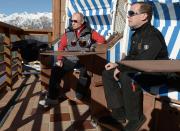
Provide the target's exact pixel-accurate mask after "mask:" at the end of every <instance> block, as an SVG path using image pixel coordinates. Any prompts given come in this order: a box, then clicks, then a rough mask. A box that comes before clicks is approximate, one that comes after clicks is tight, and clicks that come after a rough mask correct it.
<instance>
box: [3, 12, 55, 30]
mask: <svg viewBox="0 0 180 131" xmlns="http://www.w3.org/2000/svg"><path fill="white" fill-rule="evenodd" d="M0 21H1V22H4V23H7V24H10V25H14V26H17V27H20V28H23V29H49V28H51V27H52V13H50V12H43V13H40V12H37V13H27V12H23V13H13V14H11V15H5V14H1V13H0Z"/></svg>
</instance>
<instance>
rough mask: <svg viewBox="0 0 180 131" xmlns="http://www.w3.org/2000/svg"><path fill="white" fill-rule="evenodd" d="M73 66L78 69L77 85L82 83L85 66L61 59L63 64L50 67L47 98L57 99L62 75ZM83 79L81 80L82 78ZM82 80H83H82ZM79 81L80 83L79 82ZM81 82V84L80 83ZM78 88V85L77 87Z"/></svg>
mask: <svg viewBox="0 0 180 131" xmlns="http://www.w3.org/2000/svg"><path fill="white" fill-rule="evenodd" d="M74 68H79V69H80V78H79V81H78V86H80V85H83V84H84V79H85V77H86V76H85V75H86V68H85V67H84V66H82V65H80V64H79V63H73V62H71V61H69V60H67V59H65V60H63V66H62V67H59V66H53V67H52V69H51V76H50V80H49V88H48V98H50V99H57V98H58V96H59V84H60V82H61V79H62V78H63V77H64V75H65V74H66V73H68V72H70V71H72V70H73V69H74ZM82 79H83V80H82ZM82 81H83V82H82ZM79 83H80V84H79ZM81 83H82V84H81ZM78 88H80V87H78ZM79 90H80V89H79Z"/></svg>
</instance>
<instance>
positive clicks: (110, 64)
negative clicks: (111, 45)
mask: <svg viewBox="0 0 180 131" xmlns="http://www.w3.org/2000/svg"><path fill="white" fill-rule="evenodd" d="M117 66H118V64H116V63H111V62H110V63H108V64H106V65H105V69H106V70H111V69H113V68H116V67H117Z"/></svg>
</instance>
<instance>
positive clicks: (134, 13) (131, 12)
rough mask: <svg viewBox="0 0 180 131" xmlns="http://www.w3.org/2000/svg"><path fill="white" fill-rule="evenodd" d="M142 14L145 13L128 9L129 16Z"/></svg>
mask: <svg viewBox="0 0 180 131" xmlns="http://www.w3.org/2000/svg"><path fill="white" fill-rule="evenodd" d="M140 14H143V13H137V12H134V11H132V10H130V11H128V16H129V17H132V16H135V15H140Z"/></svg>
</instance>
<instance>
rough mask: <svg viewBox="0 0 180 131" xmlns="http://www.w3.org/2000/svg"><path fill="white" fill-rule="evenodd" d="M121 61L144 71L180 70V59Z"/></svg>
mask: <svg viewBox="0 0 180 131" xmlns="http://www.w3.org/2000/svg"><path fill="white" fill-rule="evenodd" d="M120 63H121V64H122V65H125V66H128V67H131V68H134V69H137V70H140V71H144V72H180V60H123V61H121V62H120Z"/></svg>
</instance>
